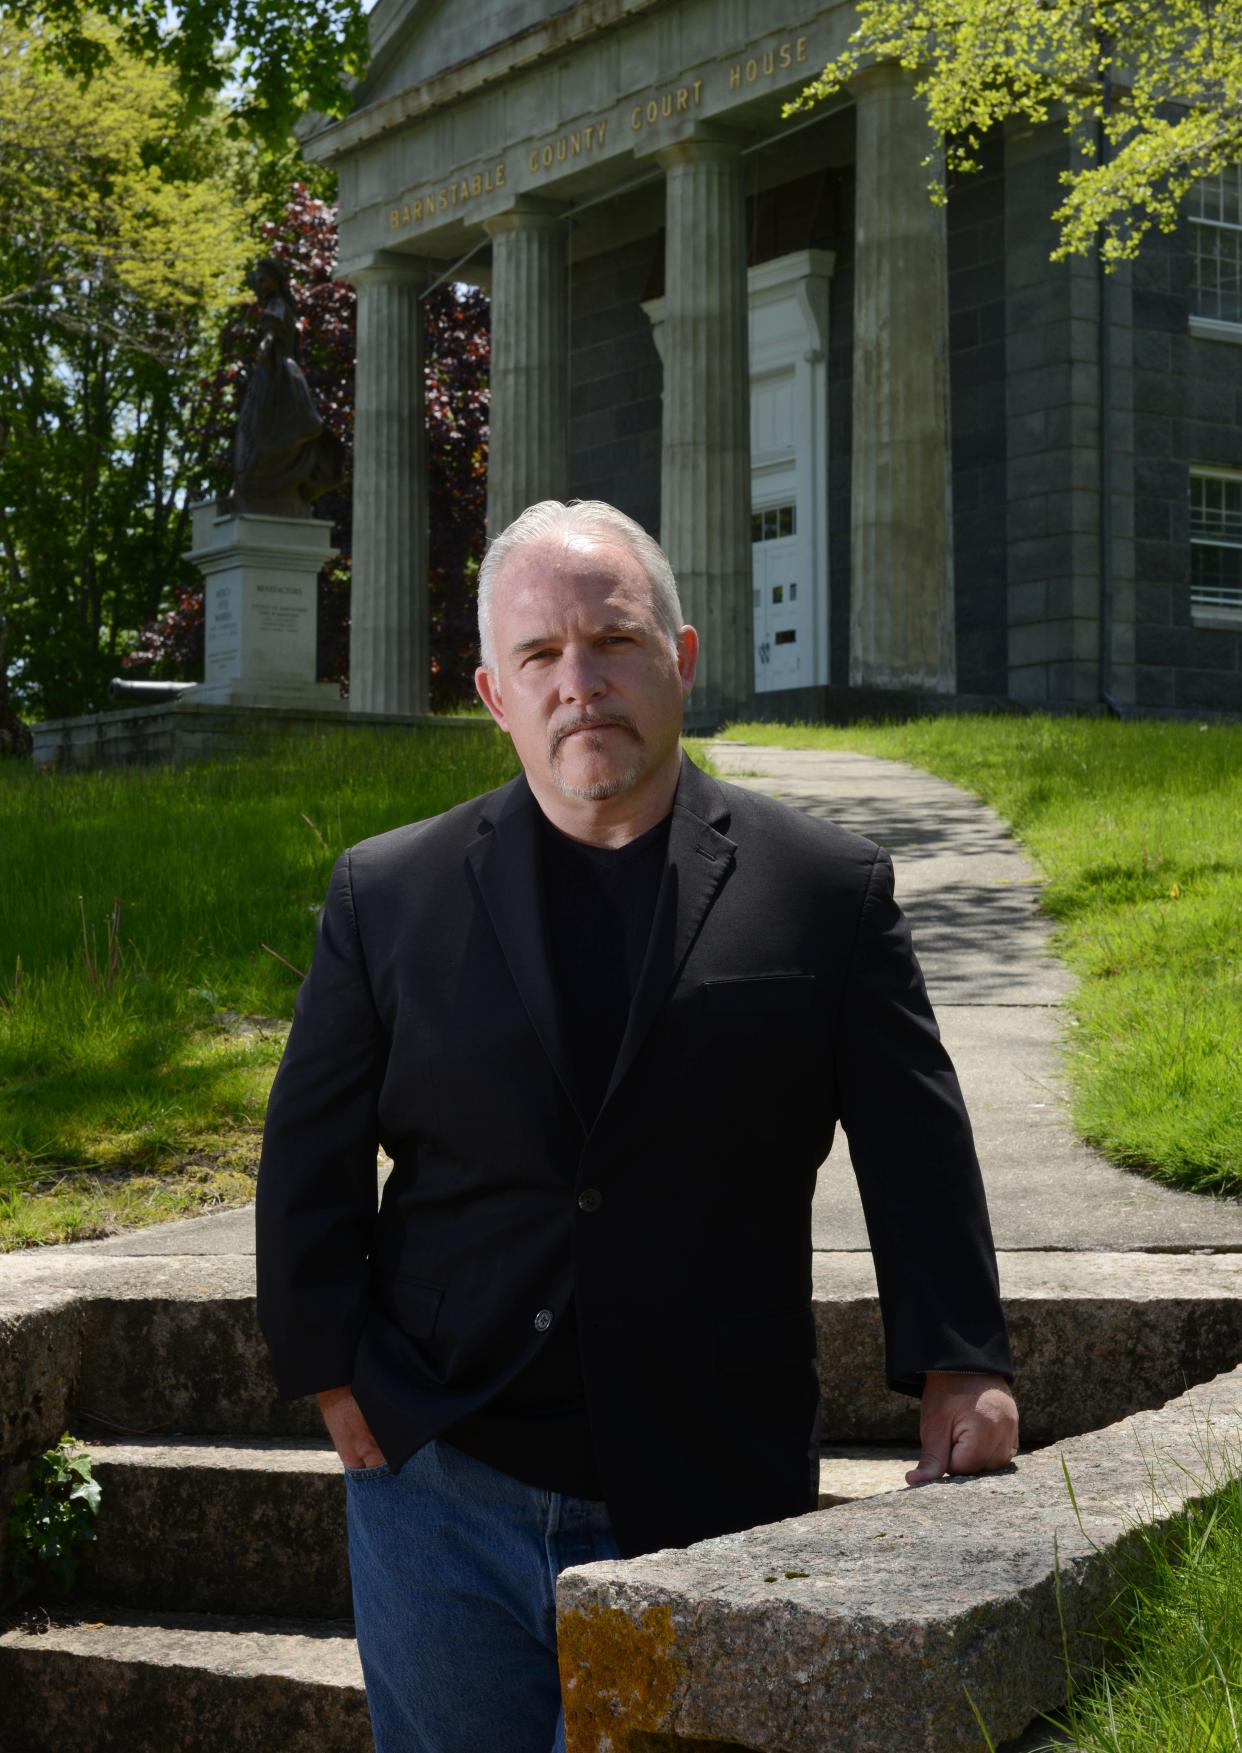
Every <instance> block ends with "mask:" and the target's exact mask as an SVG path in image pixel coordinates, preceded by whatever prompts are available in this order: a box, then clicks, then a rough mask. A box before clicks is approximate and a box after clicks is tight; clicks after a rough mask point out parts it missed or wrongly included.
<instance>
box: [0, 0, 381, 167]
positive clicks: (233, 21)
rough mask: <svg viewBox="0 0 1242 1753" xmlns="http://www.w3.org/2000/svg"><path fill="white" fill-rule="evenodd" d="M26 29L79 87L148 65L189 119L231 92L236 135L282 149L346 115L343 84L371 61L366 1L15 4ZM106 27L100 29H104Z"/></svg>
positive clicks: (18, 0)
mask: <svg viewBox="0 0 1242 1753" xmlns="http://www.w3.org/2000/svg"><path fill="white" fill-rule="evenodd" d="M6 11H7V14H8V17H9V18H10V19H11V20H12V22H13V24H14V25H16V26H17V27H18V28H19V29H31V28H33V27H34V26H36V25H37V26H38V27H39V29H40V35H41V49H40V58H41V59H42V60H43V61H44V63H45V64H46V65H47V66H49V67H54V68H56V69H58V70H59V71H60V72H62V73H65V74H68V75H70V76H71V77H72V78H73V79H75V80H76V81H77V83H78V84H79V85H80V86H81V87H86V86H88V85H90V84H91V83H92V82H94V81H96V80H98V79H99V78H101V77H104V76H106V75H107V74H108V73H109V72H110V71H111V70H112V69H113V68H114V67H115V66H116V65H117V63H118V61H121V60H125V61H127V62H131V63H132V62H133V61H143V62H145V63H146V64H147V65H148V66H150V67H152V68H155V69H158V70H159V71H160V72H161V73H163V74H164V75H165V76H166V77H167V78H168V79H169V80H170V81H171V82H172V83H173V84H174V85H175V86H176V89H177V91H178V92H179V93H180V95H181V98H182V100H183V103H184V105H185V107H186V109H187V111H188V113H190V114H194V113H202V112H203V111H204V110H206V109H207V108H208V107H209V106H211V105H212V104H213V103H214V102H215V101H216V100H217V99H218V98H219V97H220V96H221V94H222V93H223V92H224V91H225V90H226V89H228V90H229V91H230V92H231V93H232V101H233V117H234V121H235V123H236V124H237V125H238V126H239V127H244V128H245V129H246V130H247V131H249V132H250V133H252V134H254V135H255V136H257V137H259V138H262V139H265V140H266V141H268V142H269V143H271V144H272V145H275V146H280V145H281V144H282V143H283V142H284V141H285V140H287V138H288V135H289V133H290V131H291V129H292V127H293V124H294V122H295V121H296V120H297V118H298V117H299V116H300V115H302V114H303V113H304V112H305V111H306V110H308V109H314V110H319V111H321V112H323V113H324V114H325V115H334V116H337V115H343V114H344V113H345V110H346V108H347V107H348V103H349V89H348V85H347V83H346V81H347V79H348V77H349V76H351V75H358V74H360V73H361V72H362V71H363V69H364V68H365V66H366V63H367V59H368V55H369V40H368V32H367V20H366V13H365V11H364V9H363V6H362V4H361V0H296V4H289V0H182V3H181V4H180V5H178V6H176V7H170V6H168V5H166V4H165V0H95V3H94V5H92V6H90V7H84V6H83V5H82V4H81V3H80V0H9V5H8V6H7V8H6ZM101 23H102V24H104V25H105V26H106V27H107V28H106V29H102V30H101V29H100V28H99V27H100V24H101Z"/></svg>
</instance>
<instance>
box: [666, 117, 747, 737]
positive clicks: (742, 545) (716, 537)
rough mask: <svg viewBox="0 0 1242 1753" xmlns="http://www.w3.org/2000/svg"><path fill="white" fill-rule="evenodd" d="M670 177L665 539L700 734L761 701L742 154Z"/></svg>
mask: <svg viewBox="0 0 1242 1753" xmlns="http://www.w3.org/2000/svg"><path fill="white" fill-rule="evenodd" d="M656 156H657V157H658V159H659V162H660V163H661V164H662V165H663V167H664V171H665V177H666V197H667V205H666V217H665V272H664V292H665V304H664V328H663V336H662V340H663V346H662V348H661V352H662V355H663V359H664V438H663V458H662V466H661V473H660V494H661V526H662V540H663V545H664V548H665V550H666V551H667V553H668V557H669V559H670V561H671V562H672V566H673V571H674V573H675V575H676V578H677V583H678V587H679V589H680V591H681V601H682V606H683V608H684V610H685V613H686V619H687V620H688V621H689V622H690V623H691V625H692V626H695V627H697V628H698V630H699V636H700V639H701V640H702V656H701V658H700V661H699V675H698V680H697V682H696V683H695V688H694V693H693V695H692V696H691V700H690V717H691V720H692V722H693V723H695V724H703V723H706V722H708V721H709V720H717V719H721V718H724V717H727V716H729V715H730V714H734V713H737V712H740V711H742V710H743V709H744V708H745V706H746V703H747V702H748V701H749V699H750V696H751V694H752V693H753V690H754V642H753V637H752V631H751V623H752V610H751V602H752V597H751V591H752V588H753V587H752V581H751V570H752V566H751V540H750V370H749V364H748V345H747V292H746V223H745V221H746V202H745V193H744V188H743V181H742V161H741V155H740V152H739V149H738V147H737V146H736V145H735V144H733V143H731V142H725V141H722V140H712V139H706V138H703V139H688V140H683V141H680V142H679V143H678V144H676V145H674V146H668V147H665V148H664V149H663V150H662V151H660V152H659V153H657V155H656Z"/></svg>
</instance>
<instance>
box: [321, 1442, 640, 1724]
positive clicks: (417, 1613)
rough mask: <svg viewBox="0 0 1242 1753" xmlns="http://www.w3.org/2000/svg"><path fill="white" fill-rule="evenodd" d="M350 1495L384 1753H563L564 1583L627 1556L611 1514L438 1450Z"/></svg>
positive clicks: (371, 1687)
mask: <svg viewBox="0 0 1242 1753" xmlns="http://www.w3.org/2000/svg"><path fill="white" fill-rule="evenodd" d="M345 1492H346V1519H347V1525H348V1529H349V1572H350V1579H351V1581H352V1584H353V1596H354V1620H355V1624H356V1627H357V1633H358V1652H359V1655H360V1656H361V1658H362V1672H363V1676H364V1678H365V1680H366V1687H367V1705H368V1708H369V1710H370V1712H371V1727H372V1731H373V1733H374V1736H375V1748H376V1753H497V1750H498V1749H501V1748H503V1749H504V1753H564V1748H565V1722H564V1715H563V1713H562V1710H561V1688H560V1679H559V1676H558V1673H557V1666H556V1579H557V1576H558V1575H559V1574H560V1572H561V1571H562V1570H564V1569H565V1568H566V1566H567V1565H571V1564H589V1563H590V1562H591V1561H592V1560H594V1559H600V1558H617V1557H619V1556H620V1554H619V1553H618V1551H617V1545H616V1541H615V1540H614V1539H613V1535H612V1529H611V1527H610V1525H609V1521H608V1511H607V1508H606V1506H605V1505H604V1504H602V1503H596V1502H594V1501H590V1500H588V1499H586V1498H581V1497H566V1496H563V1495H562V1494H561V1493H560V1492H556V1491H540V1490H538V1489H537V1488H536V1487H535V1486H532V1485H523V1484H522V1483H521V1481H520V1480H517V1479H511V1478H510V1477H509V1475H508V1474H507V1473H498V1472H497V1471H496V1470H495V1468H493V1467H488V1466H486V1465H485V1464H484V1463H483V1462H482V1461H476V1460H475V1459H474V1458H473V1457H472V1456H470V1455H466V1454H463V1453H462V1451H461V1450H460V1449H455V1448H453V1447H452V1445H451V1444H449V1443H446V1442H441V1441H433V1442H429V1443H427V1444H426V1445H425V1446H424V1447H423V1448H421V1449H419V1450H418V1452H417V1453H416V1454H415V1455H412V1456H411V1458H410V1459H409V1460H408V1461H407V1462H406V1463H405V1465H404V1466H403V1467H402V1468H401V1470H400V1472H398V1473H393V1472H392V1471H390V1469H389V1468H388V1467H386V1466H382V1465H381V1466H379V1467H355V1468H347V1469H346V1472H345Z"/></svg>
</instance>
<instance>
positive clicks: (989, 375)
mask: <svg viewBox="0 0 1242 1753" xmlns="http://www.w3.org/2000/svg"><path fill="white" fill-rule="evenodd" d="M979 159H980V169H979V170H978V171H975V172H972V173H971V174H970V175H969V176H959V177H957V178H955V179H954V180H953V181H952V182H951V183H950V185H949V190H948V206H947V210H946V223H947V229H948V257H949V432H950V443H951V451H952V459H953V580H954V596H955V620H956V625H957V686H958V691H959V693H963V694H996V695H1001V696H1003V695H1004V694H1005V693H1006V692H1007V688H1008V611H1007V602H1006V576H1007V568H1006V549H1005V498H1006V468H1005V181H1004V177H1005V157H1004V140H1003V137H1002V136H1001V134H1000V133H999V131H998V132H997V134H996V135H995V136H994V137H993V138H992V139H990V140H988V141H986V142H985V144H984V148H983V150H982V151H981V152H980V154H979Z"/></svg>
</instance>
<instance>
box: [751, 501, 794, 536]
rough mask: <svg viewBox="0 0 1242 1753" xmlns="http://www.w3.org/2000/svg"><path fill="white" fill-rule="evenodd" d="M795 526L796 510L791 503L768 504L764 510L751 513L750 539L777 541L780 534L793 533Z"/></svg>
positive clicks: (788, 534) (789, 534)
mask: <svg viewBox="0 0 1242 1753" xmlns="http://www.w3.org/2000/svg"><path fill="white" fill-rule="evenodd" d="M797 527H798V518H797V512H796V511H795V509H794V507H793V506H792V505H769V506H768V507H767V509H766V510H765V511H756V512H752V513H751V519H750V539H751V541H752V542H779V541H780V539H781V538H782V536H792V535H794V534H795V533H796V531H797Z"/></svg>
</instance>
